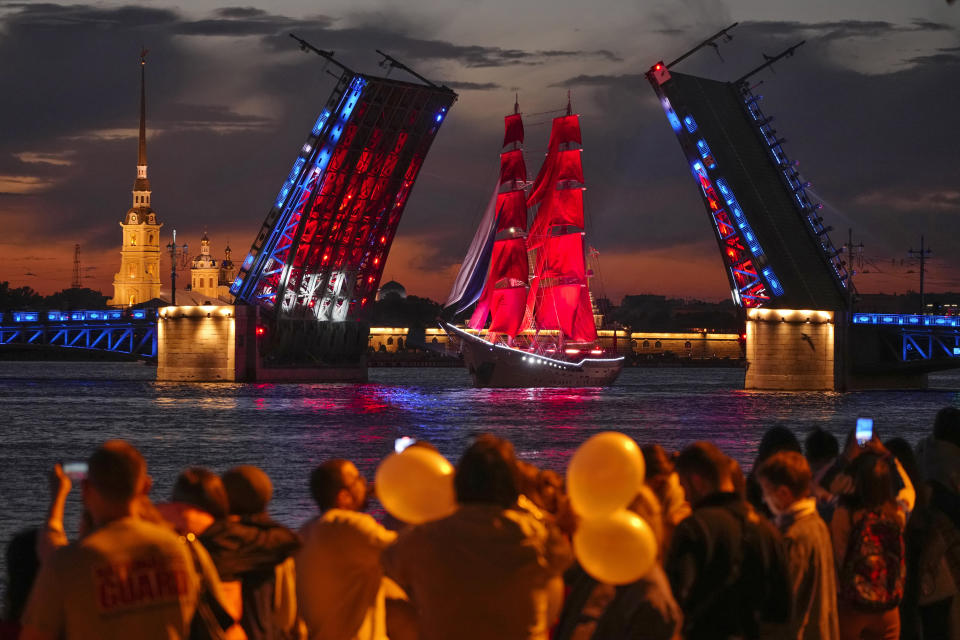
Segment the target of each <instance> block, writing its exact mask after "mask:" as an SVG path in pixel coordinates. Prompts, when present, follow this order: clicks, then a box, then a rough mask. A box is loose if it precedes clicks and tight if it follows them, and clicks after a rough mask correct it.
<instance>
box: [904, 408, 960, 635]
mask: <svg viewBox="0 0 960 640" xmlns="http://www.w3.org/2000/svg"><path fill="white" fill-rule="evenodd" d="M917 461H918V466H919V468H920V474H921V476H922V477H923V479H924V484H923V485H922V487H921V490H920V491H919V492H918V493H919V494H920V500H919V507H918V509H917V512H916V513H915V514H914V515H913V517H912V518H911V519H910V524H909V526H908V541H909V544H910V553H911V557H912V558H916V562H915V564H914V565H913V566H911V578H912V581H915V582H916V589H917V604H918V613H919V617H920V621H921V623H922V627H923V637H924V638H925V639H926V638H957V637H960V409H958V408H956V407H946V408H944V409H941V410H940V411H939V412H938V413H937V417H936V419H935V420H934V425H933V433H932V434H931V435H930V436H928V437H927V438H924V439H923V440H922V441H921V442H920V443H919V445H918V446H917Z"/></svg>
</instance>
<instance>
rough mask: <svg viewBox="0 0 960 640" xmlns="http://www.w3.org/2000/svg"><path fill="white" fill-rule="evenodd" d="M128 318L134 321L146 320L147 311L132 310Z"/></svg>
mask: <svg viewBox="0 0 960 640" xmlns="http://www.w3.org/2000/svg"><path fill="white" fill-rule="evenodd" d="M130 317H131V318H133V319H134V320H146V318H147V310H146V309H134V310H133V311H131V312H130Z"/></svg>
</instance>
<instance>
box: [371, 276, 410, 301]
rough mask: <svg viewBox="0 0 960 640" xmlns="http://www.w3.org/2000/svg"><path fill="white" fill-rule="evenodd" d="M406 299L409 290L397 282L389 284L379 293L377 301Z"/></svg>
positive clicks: (392, 281) (381, 288)
mask: <svg viewBox="0 0 960 640" xmlns="http://www.w3.org/2000/svg"><path fill="white" fill-rule="evenodd" d="M406 297H407V290H406V289H405V288H404V287H403V285H402V284H400V283H399V282H397V281H396V280H391V281H390V282H387V283H386V284H384V285H383V286H382V287H380V290H379V291H377V300H389V299H390V298H397V299H400V300H404V299H406Z"/></svg>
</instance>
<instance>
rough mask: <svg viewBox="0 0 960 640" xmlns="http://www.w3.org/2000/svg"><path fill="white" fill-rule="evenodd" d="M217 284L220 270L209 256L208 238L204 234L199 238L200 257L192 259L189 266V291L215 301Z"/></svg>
mask: <svg viewBox="0 0 960 640" xmlns="http://www.w3.org/2000/svg"><path fill="white" fill-rule="evenodd" d="M219 282H220V268H219V267H218V266H217V261H216V260H214V259H213V256H211V255H210V238H208V237H207V233H206V232H204V233H203V237H202V238H200V255H198V256H196V257H194V259H193V264H192V265H191V266H190V290H191V291H193V292H194V293H195V294H196V295H197V296H200V297H201V298H207V299H209V300H216V299H217V287H218V285H219Z"/></svg>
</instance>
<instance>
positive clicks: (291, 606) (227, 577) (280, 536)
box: [199, 466, 300, 640]
mask: <svg viewBox="0 0 960 640" xmlns="http://www.w3.org/2000/svg"><path fill="white" fill-rule="evenodd" d="M222 479H223V486H224V488H225V489H226V492H227V498H228V501H229V504H230V515H229V516H228V517H227V518H223V519H220V520H217V521H216V522H214V523H213V524H212V525H210V526H209V527H208V528H207V529H206V530H204V532H203V533H202V534H201V535H200V536H199V539H200V541H201V542H202V543H203V546H204V547H206V549H207V550H208V551H209V552H210V556H211V557H212V558H213V562H214V564H215V565H216V567H217V571H218V572H219V573H220V578H221V580H223V581H224V582H225V583H230V582H234V581H240V585H241V593H242V602H243V611H242V614H241V617H240V625H241V626H242V627H243V630H244V632H245V633H246V634H247V637H248V638H249V639H250V640H275V639H279V638H284V637H285V636H284V634H286V633H288V632H289V631H290V630H291V629H292V628H293V627H294V625H295V623H296V580H295V573H294V564H293V554H294V553H296V551H297V549H299V548H300V538H299V537H298V536H297V534H295V533H294V532H293V531H291V530H290V529H288V528H286V527H284V526H283V525H281V524H278V523H277V522H275V521H273V520H272V519H271V518H270V516H268V515H267V505H268V504H269V503H270V499H271V498H272V497H273V483H271V482H270V478H269V477H268V476H267V474H266V473H264V472H263V471H262V470H260V469H258V468H257V467H253V466H239V467H234V468H233V469H230V470H229V471H227V472H226V473H224V474H223V476H222ZM227 586H228V587H229V586H231V585H229V584H228V585H227Z"/></svg>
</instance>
